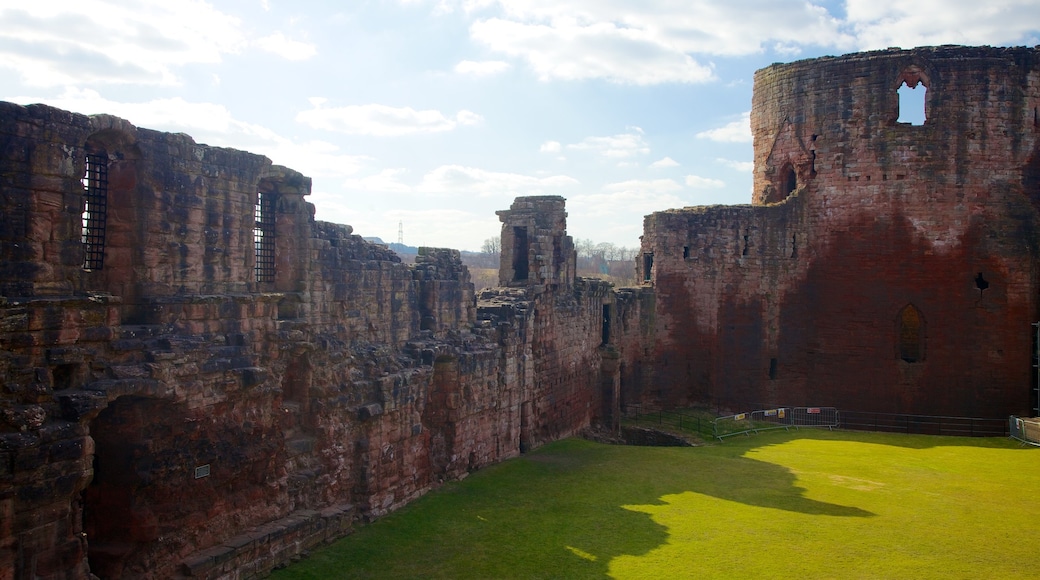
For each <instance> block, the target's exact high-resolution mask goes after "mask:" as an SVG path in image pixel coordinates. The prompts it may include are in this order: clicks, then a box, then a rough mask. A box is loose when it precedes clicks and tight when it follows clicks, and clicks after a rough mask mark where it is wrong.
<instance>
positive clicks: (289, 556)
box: [179, 504, 354, 580]
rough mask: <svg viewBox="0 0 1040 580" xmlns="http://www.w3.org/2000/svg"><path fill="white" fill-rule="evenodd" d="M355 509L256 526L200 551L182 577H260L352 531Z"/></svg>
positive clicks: (335, 508) (188, 562)
mask: <svg viewBox="0 0 1040 580" xmlns="http://www.w3.org/2000/svg"><path fill="white" fill-rule="evenodd" d="M353 520H354V506H353V505H351V504H340V505H336V506H331V507H327V508H324V509H322V510H321V511H320V512H318V511H314V510H299V511H296V512H293V513H292V514H290V515H288V516H286V517H284V518H282V519H279V520H275V521H273V522H268V523H266V524H263V525H260V526H256V527H254V528H252V529H250V530H249V531H247V532H246V533H244V534H240V535H238V536H235V537H233V538H230V539H228V540H226V541H224V542H223V543H222V544H220V545H218V546H214V547H212V548H209V549H207V550H203V551H201V552H197V553H195V554H193V555H192V556H191V557H189V558H187V559H185V560H184V561H183V562H181V565H180V575H179V578H203V579H205V580H216V579H218V578H219V579H224V578H228V579H236V580H246V579H249V578H260V577H263V576H266V575H267V573H268V572H270V571H271V570H273V569H274V568H277V567H279V566H284V565H286V564H289V563H290V562H292V561H295V560H298V559H299V558H300V557H302V556H304V555H305V554H306V552H307V551H308V550H310V549H311V548H314V547H315V546H318V545H320V544H325V543H329V542H332V541H334V540H336V539H338V538H341V537H343V536H346V535H348V534H350V533H351V532H352V531H353Z"/></svg>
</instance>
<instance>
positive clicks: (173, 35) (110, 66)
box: [0, 0, 245, 87]
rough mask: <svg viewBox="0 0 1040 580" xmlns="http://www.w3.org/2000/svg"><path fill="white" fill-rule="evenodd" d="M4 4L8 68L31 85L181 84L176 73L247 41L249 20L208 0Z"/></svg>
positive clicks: (1, 59)
mask: <svg viewBox="0 0 1040 580" xmlns="http://www.w3.org/2000/svg"><path fill="white" fill-rule="evenodd" d="M8 4H10V5H9V6H6V7H3V8H0V23H2V25H0V67H4V68H8V69H12V70H13V71H14V72H15V73H16V74H17V75H19V76H20V77H21V78H22V80H23V81H24V82H25V84H27V85H30V86H40V87H53V86H62V85H73V84H78V83H106V84H112V83H115V84H124V83H135V84H145V85H173V84H178V83H179V82H180V80H179V78H178V76H177V74H176V73H175V72H174V71H175V69H177V68H178V67H181V66H184V65H188V64H193V63H216V62H220V60H221V58H222V55H224V54H226V53H232V52H238V51H239V50H241V48H242V47H243V46H244V44H245V35H244V33H243V32H242V30H241V23H240V22H239V20H238V19H237V18H235V17H232V16H229V15H227V14H225V13H223V12H221V11H219V10H217V9H215V8H214V7H213V6H211V5H210V4H209V3H207V2H203V1H200V0H181V1H178V2H168V1H164V0H150V1H147V0H146V1H140V2H115V1H106V0H80V1H74V0H53V1H47V2H19V3H17V4H16V5H15V3H8Z"/></svg>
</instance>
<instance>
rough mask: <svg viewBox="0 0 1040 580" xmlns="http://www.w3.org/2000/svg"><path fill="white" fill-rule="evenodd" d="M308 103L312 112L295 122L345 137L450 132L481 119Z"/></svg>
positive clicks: (429, 111) (405, 109)
mask: <svg viewBox="0 0 1040 580" xmlns="http://www.w3.org/2000/svg"><path fill="white" fill-rule="evenodd" d="M311 104H313V105H314V108H313V109H311V110H309V111H301V112H300V113H298V114H297V115H296V120H297V121H298V122H300V123H303V124H305V125H308V126H310V127H313V128H315V129H324V130H326V131H334V132H337V133H346V134H348V135H374V136H378V137H396V136H401V135H413V134H417V133H439V132H442V131H451V130H453V129H455V128H456V127H457V126H458V125H475V124H478V123H480V122H481V121H482V120H483V117H481V116H480V115H478V114H476V113H474V112H472V111H466V110H463V111H459V112H458V113H457V114H456V115H455V117H454V118H452V117H448V116H446V115H445V114H444V113H441V112H440V111H435V110H432V109H426V110H422V111H417V110H415V109H413V108H411V107H390V106H387V105H376V104H371V105H349V106H346V107H330V108H323V107H322V104H323V103H322V102H316V101H315V100H314V99H313V98H312V99H311Z"/></svg>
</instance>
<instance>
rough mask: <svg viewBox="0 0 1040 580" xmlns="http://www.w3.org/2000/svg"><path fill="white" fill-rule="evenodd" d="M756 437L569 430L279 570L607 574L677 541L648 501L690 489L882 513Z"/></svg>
mask: <svg viewBox="0 0 1040 580" xmlns="http://www.w3.org/2000/svg"><path fill="white" fill-rule="evenodd" d="M762 443H766V441H762ZM751 446H753V445H748V444H745V445H739V446H737V445H730V446H721V445H720V446H714V447H703V448H697V449H691V448H645V447H644V448H637V447H615V446H608V445H601V444H596V443H591V442H587V441H583V440H576V439H572V440H566V441H559V442H556V443H553V444H550V445H546V446H545V447H543V448H541V449H539V450H537V451H535V452H533V453H531V454H527V455H524V456H522V457H520V458H518V459H515V460H512V461H507V462H505V463H503V464H500V465H497V466H493V467H490V468H487V469H485V470H483V471H481V472H478V473H476V474H474V475H473V476H471V477H470V478H468V479H467V480H465V481H463V482H459V483H453V484H449V485H446V486H445V487H443V488H441V489H439V490H437V491H435V492H433V493H431V494H430V495H428V496H427V497H425V498H423V499H421V500H419V501H418V502H416V503H414V504H412V505H411V506H408V507H407V508H405V509H403V510H401V511H399V512H397V513H395V514H392V515H390V516H388V517H386V518H384V519H382V520H379V521H377V522H375V523H373V524H371V525H369V526H366V527H364V528H362V529H361V530H359V531H358V532H357V533H356V534H355V535H354V536H352V537H349V538H346V539H344V540H341V541H340V542H338V543H336V544H334V545H333V546H331V547H330V548H326V549H324V550H322V551H320V552H317V553H315V554H314V555H312V557H311V558H309V559H308V560H306V561H304V562H301V563H300V564H296V565H294V566H292V567H290V568H288V569H287V570H284V571H281V572H280V573H278V574H276V575H275V576H274V578H276V579H286V578H420V577H421V578H604V577H607V575H608V566H609V564H610V562H611V561H612V560H613V559H615V558H617V557H618V556H622V555H629V556H640V555H644V554H646V553H648V552H650V551H651V550H654V549H656V548H658V547H660V546H663V545H665V543H667V542H668V539H669V531H668V528H666V527H665V526H663V525H660V524H658V523H656V522H655V521H654V520H653V519H652V516H651V514H649V513H645V512H646V510H643V509H638V507H637V506H639V507H642V506H649V507H651V508H652V507H653V506H664V505H666V501H665V498H666V496H672V495H676V494H682V493H687V492H692V493H695V494H703V495H707V496H712V497H715V498H719V499H724V500H728V501H732V502H738V503H741V504H746V505H750V506H757V507H763V508H773V509H779V510H787V511H792V512H799V513H803V514H809V515H814V516H830V517H857V518H860V517H869V516H872V515H873V514H871V513H870V512H867V511H865V510H862V509H859V508H856V507H851V506H843V505H835V504H830V503H826V502H820V501H815V500H813V499H809V498H806V497H805V495H804V490H803V489H802V488H800V487H798V486H797V485H795V475H794V474H793V473H791V472H790V471H789V470H788V469H786V468H784V467H782V466H778V465H774V464H771V463H767V462H763V461H757V460H755V459H750V458H747V457H744V456H743V455H744V454H745V453H746V452H747V450H748V449H749V448H750V447H751ZM703 525H705V526H710V522H705V523H704V524H703Z"/></svg>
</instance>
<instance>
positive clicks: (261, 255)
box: [253, 191, 274, 282]
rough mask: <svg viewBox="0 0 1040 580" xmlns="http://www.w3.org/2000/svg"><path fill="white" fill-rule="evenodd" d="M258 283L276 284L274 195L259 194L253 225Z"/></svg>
mask: <svg viewBox="0 0 1040 580" xmlns="http://www.w3.org/2000/svg"><path fill="white" fill-rule="evenodd" d="M253 244H254V245H255V246H256V281H257V282H274V194H271V193H264V192H262V191H261V192H258V193H257V198H256V214H255V216H254V223H253Z"/></svg>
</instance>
